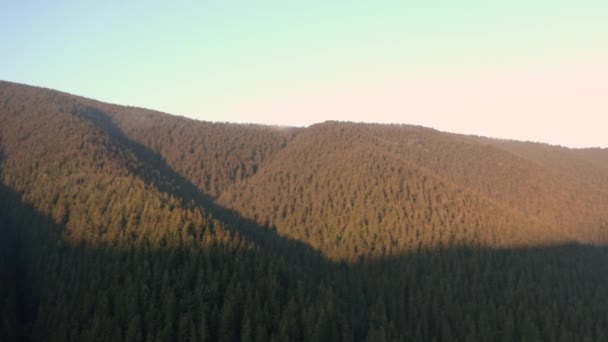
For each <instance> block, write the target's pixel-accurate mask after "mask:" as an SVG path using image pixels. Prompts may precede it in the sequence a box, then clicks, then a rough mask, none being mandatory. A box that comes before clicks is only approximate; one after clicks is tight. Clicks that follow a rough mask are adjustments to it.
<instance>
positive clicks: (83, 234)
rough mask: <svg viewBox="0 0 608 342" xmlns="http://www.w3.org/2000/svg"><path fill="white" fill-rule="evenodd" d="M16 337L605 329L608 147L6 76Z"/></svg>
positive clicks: (258, 337)
mask: <svg viewBox="0 0 608 342" xmlns="http://www.w3.org/2000/svg"><path fill="white" fill-rule="evenodd" d="M0 181H1V182H0V183H1V184H0V276H1V277H2V280H3V281H2V282H0V303H2V305H1V306H0V307H1V310H0V314H1V315H2V316H1V319H2V320H1V321H0V329H1V330H0V340H2V341H5V340H6V341H21V340H23V341H38V340H43V341H87V340H90V341H121V340H124V341H169V340H181V341H207V340H209V341H214V340H219V341H241V340H242V341H299V340H301V341H309V340H310V341H338V340H343V341H361V340H368V341H383V340H387V341H391V340H437V341H450V340H472V341H475V340H480V341H489V340H504V341H512V340H547V341H556V340H564V341H572V340H585V339H587V340H604V339H606V338H608V335H606V332H605V328H604V327H605V326H608V311H607V310H608V309H606V308H608V290H607V288H606V286H605V284H608V273H606V272H605V265H606V263H607V262H608V249H607V247H606V244H607V243H608V150H606V149H599V148H596V149H592V148H590V149H568V148H564V147H558V146H551V145H546V144H538V143H529V142H518V141H507V140H497V139H490V138H484V137H475V136H465V135H457V134H451V133H443V132H439V131H436V130H433V129H429V128H424V127H418V126H409V125H379V124H356V123H346V122H325V123H320V124H316V125H312V126H310V127H307V128H282V129H277V128H275V127H270V126H262V125H239V124H229V123H211V122H203V121H197V120H191V119H187V118H184V117H177V116H172V115H168V114H164V113H159V112H155V111H150V110H146V109H141V108H133V107H124V106H118V105H112V104H106V103H102V102H98V101H95V100H91V99H86V98H82V97H78V96H73V95H69V94H65V93H61V92H58V91H54V90H49V89H44V88H37V87H30V86H25V85H20V84H15V83H10V82H3V81H0Z"/></svg>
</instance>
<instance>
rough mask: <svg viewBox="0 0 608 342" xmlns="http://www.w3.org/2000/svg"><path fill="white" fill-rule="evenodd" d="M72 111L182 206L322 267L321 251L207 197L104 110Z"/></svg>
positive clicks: (266, 246)
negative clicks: (131, 158)
mask: <svg viewBox="0 0 608 342" xmlns="http://www.w3.org/2000/svg"><path fill="white" fill-rule="evenodd" d="M74 115H77V116H80V117H82V118H85V119H87V120H89V121H91V122H93V123H94V124H95V125H96V126H97V127H98V128H100V129H101V130H102V131H104V132H106V133H107V134H109V135H110V136H111V137H113V138H114V139H115V140H116V141H117V142H118V143H120V144H121V145H123V146H125V147H127V148H128V149H129V150H131V151H132V152H133V154H134V155H135V156H136V158H137V159H138V160H139V161H140V163H141V164H140V165H137V166H136V167H134V168H133V170H131V171H132V172H133V173H134V174H135V175H136V176H139V177H141V178H142V179H143V180H144V181H145V182H146V183H147V184H148V185H150V186H153V187H156V188H157V189H158V190H159V191H161V192H166V193H168V194H171V195H173V196H174V197H176V198H178V199H180V200H181V201H182V202H183V203H184V204H185V205H186V206H200V207H203V208H204V209H205V210H206V211H207V212H209V213H210V214H211V215H213V216H214V217H215V218H217V219H219V220H220V221H222V222H225V223H227V224H228V228H229V229H233V230H234V231H235V232H238V233H239V234H240V235H241V236H242V237H244V238H245V239H246V240H249V241H252V242H254V243H256V244H257V245H258V246H260V247H261V248H262V249H263V250H265V251H266V252H269V253H274V254H276V255H277V256H280V257H282V258H284V259H285V260H286V261H287V262H289V263H292V262H293V261H296V260H294V255H297V256H302V258H300V259H299V260H297V261H298V262H297V263H296V264H297V265H305V266H307V267H314V268H319V267H323V265H324V263H325V262H324V260H323V257H322V255H321V254H320V253H319V252H318V251H316V250H314V249H313V248H312V247H310V246H309V245H307V244H305V243H302V242H300V241H297V240H293V239H289V238H287V237H282V236H279V235H278V234H277V233H276V230H275V229H274V228H273V227H269V226H261V225H259V224H258V223H257V222H255V221H253V220H251V219H247V218H245V217H242V216H241V215H240V214H239V213H238V212H236V211H234V210H231V209H229V208H226V207H222V206H220V205H218V204H217V203H215V201H214V200H213V199H212V198H211V197H209V196H207V195H205V194H204V193H203V192H202V191H201V190H200V189H198V188H197V187H196V186H195V185H194V184H192V183H191V182H190V181H189V180H187V179H186V178H185V177H184V176H182V175H181V174H179V173H177V172H176V171H175V170H173V169H172V168H171V167H170V166H169V165H167V163H165V161H164V160H163V158H162V157H161V156H160V155H159V154H158V153H156V152H154V151H152V150H150V149H149V148H147V147H145V146H143V145H142V144H140V143H138V142H135V141H133V140H131V139H129V137H128V136H126V135H125V134H124V132H123V131H122V130H121V129H120V128H119V127H118V126H116V124H115V123H114V122H113V121H112V118H111V117H110V116H109V115H108V114H107V113H105V112H103V111H101V110H99V109H96V108H93V107H83V108H79V109H77V110H76V111H75V112H74ZM294 251H295V253H294ZM304 261H306V262H304Z"/></svg>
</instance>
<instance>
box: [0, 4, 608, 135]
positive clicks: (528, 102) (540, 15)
mask: <svg viewBox="0 0 608 342" xmlns="http://www.w3.org/2000/svg"><path fill="white" fill-rule="evenodd" d="M606 18H608V1H598V0H577V1H563V0H547V1H545V0H528V1H519V0H509V1H498V0H496V1H491V0H460V1H453V0H449V1H448V0H424V1H418V0H412V1H407V0H401V1H382V0H378V1H356V0H351V1H340V0H336V1H318V0H307V1H255V0H250V1H238V0H235V1H211V0H199V1H178V0H176V1H135V0H132V1H124V0H120V1H118V0H105V1H88V0H79V1H67V0H54V1H48V0H43V1H39V0H19V1H16V0H0V79H3V80H7V81H12V82H18V83H25V84H30V85H37V86H43V87H48V88H53V89H57V90H61V91H65V92H69V93H72V94H77V95H82V96H86V97H90V98H94V99H98V100H101V101H105V102H111V103H118V104H123V105H132V106H138V107H144V108H149V109H155V110H160V111H163V112H167V113H171V114H177V115H184V116H187V117H192V118H196V119H200V120H207V121H229V122H252V123H263V124H273V125H297V126H307V125H310V124H313V123H318V122H322V121H326V120H341V121H356V122H382V123H405V124H415V125H422V126H427V127H433V128H436V129H439V130H442V131H449V132H456V133H465V134H477V135H484V136H491V137H497V138H510V139H518V140H529V141H539V142H547V143H552V144H558V145H563V146H569V147H591V146H599V147H608V134H606V127H608V20H607V19H606Z"/></svg>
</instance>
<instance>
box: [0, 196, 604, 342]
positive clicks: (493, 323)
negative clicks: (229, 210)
mask: <svg viewBox="0 0 608 342" xmlns="http://www.w3.org/2000/svg"><path fill="white" fill-rule="evenodd" d="M0 195H1V196H2V197H1V198H2V199H3V201H2V202H1V203H2V213H3V218H4V219H5V220H6V218H7V217H10V219H9V220H8V221H10V224H11V227H13V228H14V229H15V230H18V231H19V232H20V233H19V238H18V240H19V241H18V243H19V245H20V247H21V251H20V254H21V258H22V261H21V262H18V263H16V264H15V267H17V268H18V269H19V271H20V272H22V273H23V274H25V277H24V278H23V280H22V282H21V284H20V285H19V286H20V288H21V289H22V293H23V295H22V296H20V297H18V298H17V302H16V304H17V307H20V308H22V309H21V310H23V311H24V315H22V316H20V321H19V327H18V328H17V330H20V331H23V332H24V335H23V336H22V337H21V338H18V339H16V340H23V341H27V340H32V341H83V340H89V341H137V340H140V341H144V340H151V341H168V340H201V337H202V335H205V336H206V337H207V338H208V340H211V341H215V340H222V341H238V340H241V339H242V338H243V336H245V335H248V333H247V332H248V329H249V330H251V331H252V335H253V336H254V337H255V336H257V338H254V339H253V340H259V341H268V340H271V339H272V338H274V339H275V340H279V341H284V340H290V341H363V340H370V341H382V340H387V341H391V340H397V341H420V340H422V341H431V340H437V341H451V340H458V341H461V340H470V341H523V340H530V341H559V340H564V341H574V340H576V341H578V340H581V341H582V340H585V339H587V340H590V341H594V340H595V341H602V340H605V339H606V338H607V337H608V336H607V335H606V332H605V326H607V324H608V315H607V312H608V311H607V310H608V309H606V308H607V307H608V288H606V284H608V272H606V264H607V263H608V249H607V248H604V247H602V248H597V247H590V246H582V245H566V246H556V247H543V248H528V249H504V250H493V249H489V248H480V249H472V248H466V247H462V248H453V249H445V250H442V251H429V252H425V253H404V254H403V255H401V256H396V257H392V258H385V259H379V260H375V261H370V262H365V263H361V264H358V265H353V266H351V267H343V266H342V265H340V264H335V263H332V262H330V261H325V262H326V265H327V267H328V270H329V271H331V272H327V271H322V270H315V269H308V270H307V273H302V272H300V271H298V270H297V269H298V267H297V265H285V264H284V263H280V262H276V259H275V258H273V257H272V256H268V255H265V254H264V251H251V250H250V251H244V252H243V254H241V255H240V256H238V257H235V255H233V254H226V253H225V252H222V250H221V249H217V250H216V249H214V250H211V251H201V250H193V249H192V248H189V247H186V246H172V247H167V248H156V249H149V248H147V249H146V248H142V247H141V246H137V245H133V246H132V247H130V248H116V247H115V246H110V245H104V244H95V243H94V242H92V243H90V244H88V245H87V246H84V245H79V246H74V245H71V244H69V243H67V242H64V241H62V239H61V236H60V234H56V233H57V232H61V231H62V230H63V229H64V227H62V226H61V225H57V224H56V223H54V222H53V221H52V220H50V219H49V218H47V217H46V216H44V215H41V214H39V213H38V212H37V211H36V210H35V209H33V208H32V207H31V206H29V205H26V204H23V203H21V201H20V199H19V198H20V196H19V195H18V194H16V193H14V192H13V191H12V190H11V189H9V188H6V187H4V186H1V187H0ZM3 228H5V226H3ZM298 252H299V250H293V251H292V253H294V254H295V253H298ZM304 258H305V256H300V258H298V259H300V260H301V259H304ZM292 266H293V267H292ZM3 283H4V282H3ZM4 314H5V313H4V312H3V315H4ZM5 318H6V317H2V319H5ZM4 340H5V339H3V341H4ZM6 341H11V339H6Z"/></svg>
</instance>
